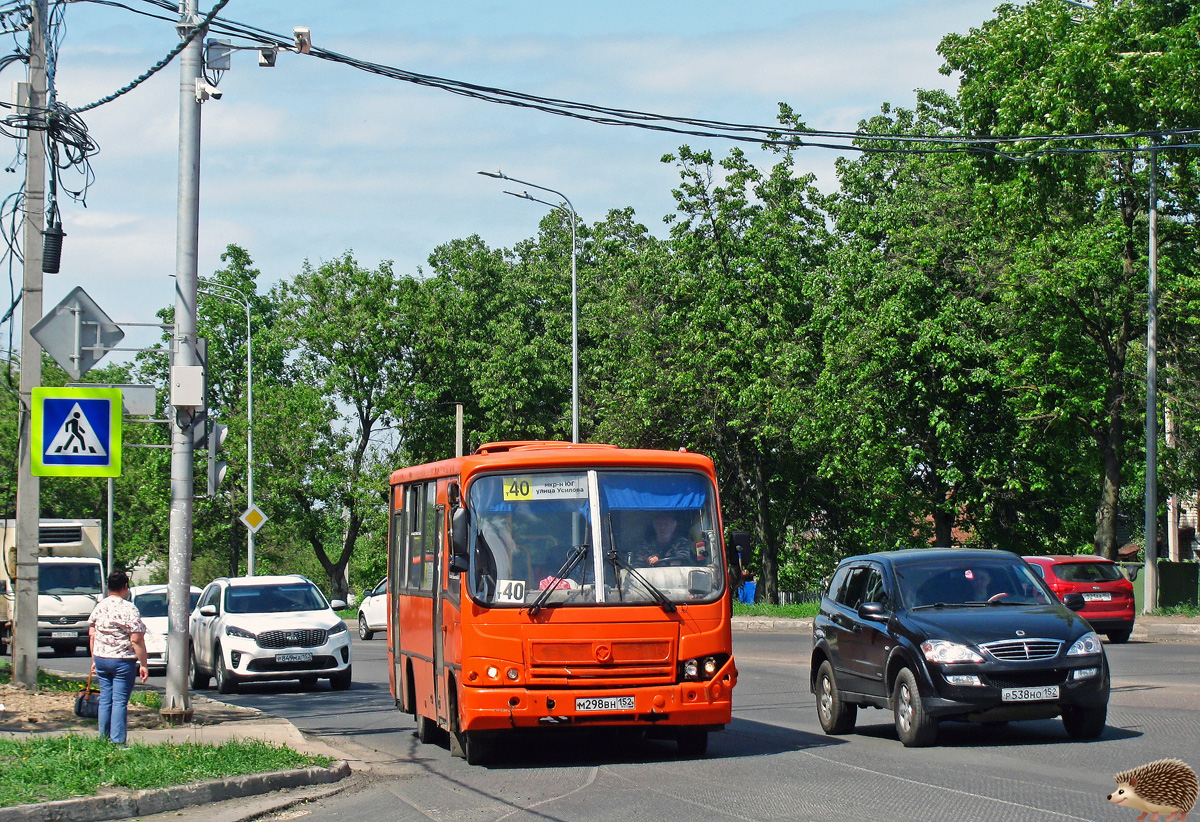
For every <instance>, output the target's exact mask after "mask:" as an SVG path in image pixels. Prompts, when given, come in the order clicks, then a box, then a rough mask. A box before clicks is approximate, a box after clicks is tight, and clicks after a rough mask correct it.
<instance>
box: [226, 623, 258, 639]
mask: <svg viewBox="0 0 1200 822" xmlns="http://www.w3.org/2000/svg"><path fill="white" fill-rule="evenodd" d="M225 634H226V635H227V636H238V637H241V638H242V639H258V637H257V636H255V635H254V634H252V633H250V632H249V631H244V630H242V629H241V628H238V627H237V626H236V625H226V626H225Z"/></svg>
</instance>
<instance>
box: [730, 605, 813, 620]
mask: <svg viewBox="0 0 1200 822" xmlns="http://www.w3.org/2000/svg"><path fill="white" fill-rule="evenodd" d="M820 608H821V604H820V603H819V602H805V603H802V604H800V605H770V604H768V603H765V602H756V603H754V604H753V605H749V604H746V603H743V602H735V603H733V615H734V616H754V617H770V618H774V619H812V618H813V617H815V616H816V615H817V611H819V610H820Z"/></svg>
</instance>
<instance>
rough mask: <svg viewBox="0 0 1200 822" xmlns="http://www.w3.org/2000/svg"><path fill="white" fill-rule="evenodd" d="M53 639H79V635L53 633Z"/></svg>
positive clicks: (64, 632) (72, 632)
mask: <svg viewBox="0 0 1200 822" xmlns="http://www.w3.org/2000/svg"><path fill="white" fill-rule="evenodd" d="M50 638H51V639H79V634H78V633H76V632H75V631H51V632H50Z"/></svg>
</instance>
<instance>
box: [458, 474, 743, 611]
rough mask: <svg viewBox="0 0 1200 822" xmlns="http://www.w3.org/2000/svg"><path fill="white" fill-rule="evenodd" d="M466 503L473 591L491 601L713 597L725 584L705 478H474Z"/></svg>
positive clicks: (566, 602)
mask: <svg viewBox="0 0 1200 822" xmlns="http://www.w3.org/2000/svg"><path fill="white" fill-rule="evenodd" d="M469 505H470V509H471V523H472V529H471V543H470V545H471V571H470V583H471V584H470V591H471V595H472V596H473V597H474V598H475V599H476V600H477V601H479V602H482V603H484V604H488V605H502V606H503V605H509V606H522V605H527V604H532V603H534V602H535V601H538V600H539V596H542V595H544V597H543V598H542V599H541V600H540V603H539V604H540V605H547V606H550V605H593V604H600V603H603V604H610V605H611V604H621V603H625V604H628V603H631V602H633V603H648V604H661V603H662V602H663V601H670V602H678V603H685V602H711V601H713V600H715V599H716V598H717V597H719V596H720V595H721V592H722V591H723V590H724V583H725V580H724V573H723V567H724V565H723V560H722V557H721V549H720V543H719V542H718V540H717V512H716V505H715V494H714V493H713V490H712V486H711V484H710V483H709V481H708V479H707V477H705V476H704V475H702V474H697V473H692V472H681V471H675V472H667V471H572V472H544V473H533V472H527V473H522V474H520V475H517V474H502V475H491V476H484V477H480V478H479V479H477V480H475V481H474V482H473V483H472V484H471V488H470V494H469ZM597 581H599V584H597ZM548 589H549V593H546V592H547V590H548Z"/></svg>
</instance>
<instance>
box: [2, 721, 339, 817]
mask: <svg viewBox="0 0 1200 822" xmlns="http://www.w3.org/2000/svg"><path fill="white" fill-rule="evenodd" d="M330 762H332V760H331V759H329V757H325V756H310V755H307V754H301V753H299V752H297V751H294V750H292V749H291V748H283V747H277V746H275V745H269V744H267V743H266V742H262V741H259V740H231V741H229V742H226V743H224V744H222V745H199V744H194V743H187V744H182V745H172V744H161V745H141V744H136V743H135V744H131V745H128V746H121V745H113V744H112V743H111V742H108V741H107V740H104V739H100V738H99V737H98V736H91V735H89V736H80V735H76V734H68V735H66V736H52V737H42V738H37V739H26V740H5V739H0V807H4V806H9V805H24V804H29V803H33V802H46V801H50V800H55V799H66V798H69V797H72V796H93V795H95V794H96V793H97V791H99V790H100V789H101V788H127V789H129V790H142V789H145V788H164V787H169V786H172V785H183V784H186V783H188V782H197V781H200V780H204V779H217V778H221V777H227V776H242V775H245V774H252V773H268V772H270V771H281V770H288V769H291V768H304V767H308V766H309V765H321V766H327V765H329V764H330Z"/></svg>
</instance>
